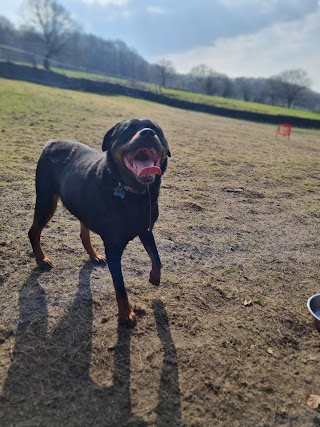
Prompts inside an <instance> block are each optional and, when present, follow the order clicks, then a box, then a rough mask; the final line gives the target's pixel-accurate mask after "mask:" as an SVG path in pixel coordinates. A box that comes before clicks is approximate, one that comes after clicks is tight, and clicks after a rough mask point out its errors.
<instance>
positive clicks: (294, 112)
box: [55, 69, 320, 120]
mask: <svg viewBox="0 0 320 427" xmlns="http://www.w3.org/2000/svg"><path fill="white" fill-rule="evenodd" d="M55 71H57V72H61V73H63V74H65V75H67V76H69V77H78V78H87V79H92V80H99V81H109V82H111V83H118V84H122V85H129V86H130V85H132V84H133V82H130V81H128V80H126V79H121V78H116V77H107V76H103V75H100V74H93V73H85V72H78V71H69V70H61V69H55ZM135 85H136V86H137V87H139V88H142V89H143V88H144V89H146V90H154V89H155V85H151V84H147V83H141V82H135ZM162 93H163V94H164V95H166V96H168V97H170V98H174V99H179V100H183V101H188V102H193V103H197V104H207V105H213V106H216V107H221V108H229V109H235V110H242V111H251V112H256V113H263V114H271V115H284V116H294V117H303V118H308V119H316V120H320V113H313V112H312V111H308V110H302V109H295V108H284V107H274V106H272V105H266V104H259V103H256V102H246V101H240V100H237V99H229V98H222V97H219V96H208V95H202V94H198V93H191V92H186V91H181V90H174V89H166V88H164V89H162Z"/></svg>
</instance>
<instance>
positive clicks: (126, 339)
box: [0, 263, 181, 427]
mask: <svg viewBox="0 0 320 427" xmlns="http://www.w3.org/2000/svg"><path fill="white" fill-rule="evenodd" d="M92 271H93V267H92V266H91V265H90V264H88V263H87V264H85V265H84V267H83V268H82V269H81V271H80V274H79V284H78V291H77V293H76V296H75V298H74V300H73V303H72V304H71V306H70V307H69V308H68V310H67V312H66V314H65V316H64V317H63V318H62V319H61V321H60V322H59V324H58V326H57V327H56V328H55V329H54V331H53V332H52V333H51V334H48V333H47V322H48V312H47V302H46V295H45V292H44V290H43V289H42V288H41V286H40V285H39V282H38V279H39V276H40V273H39V272H37V271H34V272H32V273H31V274H30V276H29V277H28V279H27V280H26V282H25V283H24V284H23V286H22V287H21V290H20V296H19V308H20V312H19V324H18V328H17V331H16V341H15V347H14V350H13V353H12V363H11V366H10V369H9V372H8V376H7V379H6V381H5V384H4V388H3V393H2V398H1V402H0V403H1V407H2V409H1V411H0V414H1V417H0V418H1V419H2V421H1V425H2V426H3V427H9V426H57V427H58V426H59V427H60V426H71V427H73V426H81V427H82V426H83V427H88V426H95V427H100V426H101V427H102V426H103V427H108V426H114V427H121V426H130V427H144V426H147V425H148V424H147V423H146V422H145V421H144V420H143V419H142V418H139V417H137V416H135V415H134V414H133V413H132V410H131V397H130V376H131V370H130V335H131V333H132V331H131V330H130V329H127V328H124V327H121V326H119V327H118V339H117V344H116V346H115V349H114V370H113V385H112V386H111V387H100V386H98V385H97V384H96V383H95V382H94V381H92V379H91V378H90V372H89V368H90V358H91V350H92V323H93V302H92V295H91V289H90V276H91V273H92ZM154 315H155V319H156V325H157V332H158V336H159V338H160V340H161V343H162V346H163V350H164V359H163V365H162V371H161V380H160V385H159V401H158V405H157V408H156V425H157V426H161V427H164V426H180V425H181V413H180V391H179V380H178V369H177V357H176V349H175V346H174V343H173V340H172V337H171V333H170V328H169V323H168V317H167V313H166V310H165V307H164V304H163V303H162V302H161V301H156V302H155V304H154ZM146 386H147V385H146Z"/></svg>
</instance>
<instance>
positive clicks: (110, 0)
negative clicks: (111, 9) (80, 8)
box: [81, 0, 129, 7]
mask: <svg viewBox="0 0 320 427" xmlns="http://www.w3.org/2000/svg"><path fill="white" fill-rule="evenodd" d="M81 1H82V2H83V3H85V4H88V5H91V4H99V5H100V6H119V7H122V6H126V5H127V4H128V3H129V0H81Z"/></svg>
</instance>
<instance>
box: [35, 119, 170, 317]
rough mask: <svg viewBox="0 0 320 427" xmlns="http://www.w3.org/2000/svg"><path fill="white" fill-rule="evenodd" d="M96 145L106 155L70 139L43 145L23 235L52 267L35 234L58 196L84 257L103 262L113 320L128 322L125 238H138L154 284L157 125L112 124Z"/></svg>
mask: <svg viewBox="0 0 320 427" xmlns="http://www.w3.org/2000/svg"><path fill="white" fill-rule="evenodd" d="M102 150H103V151H106V154H104V153H100V152H98V151H95V150H93V149H92V148H89V147H87V146H86V145H83V144H81V143H79V142H76V141H60V140H57V141H49V142H48V143H47V144H46V146H45V147H44V149H43V152H42V154H41V156H40V159H39V161H38V165H37V171H36V193H37V197H36V205H35V213H34V220H33V224H32V226H31V228H30V230H29V238H30V242H31V245H32V248H33V252H34V255H35V258H36V261H37V264H38V266H39V267H40V268H50V267H52V263H51V261H50V259H49V258H48V257H47V256H46V255H45V254H44V252H43V250H42V248H41V244H40V236H41V232H42V230H43V228H44V226H45V225H46V224H47V223H48V221H49V220H50V219H51V218H52V216H53V214H54V212H55V209H56V206H57V201H58V199H59V198H60V199H61V201H62V203H63V204H64V206H65V207H66V208H67V209H68V210H69V211H70V212H71V213H72V214H73V215H74V216H75V217H76V218H78V219H79V221H80V227H81V231H80V236H81V240H82V243H83V246H84V248H85V250H86V251H87V253H88V255H89V257H90V258H91V260H93V261H95V262H105V261H107V263H108V267H109V270H110V273H111V275H112V279H113V284H114V288H115V291H116V298H117V302H118V309H119V321H120V322H124V323H127V324H129V325H132V324H134V323H135V313H134V311H133V309H132V307H131V305H130V303H129V300H128V297H127V292H126V289H125V285H124V281H123V276H122V271H121V256H122V253H123V251H124V249H125V247H126V245H127V244H128V242H129V241H130V240H132V239H134V238H135V237H136V236H139V238H140V240H141V242H142V243H143V246H144V247H145V249H146V251H147V252H148V254H149V256H150V259H151V263H152V269H151V272H150V282H151V283H152V284H153V285H159V283H160V271H161V262H160V258H159V254H158V250H157V247H156V244H155V241H154V237H153V233H152V229H153V226H154V224H155V222H156V220H157V218H158V196H159V191H160V183H161V175H162V174H163V173H164V172H165V170H166V167H167V158H168V157H170V151H169V147H168V143H167V141H166V139H165V137H164V134H163V132H162V130H161V128H160V127H159V126H158V125H157V124H156V123H154V122H153V121H151V120H148V119H132V120H126V121H124V122H121V123H118V124H116V125H115V126H114V127H113V128H112V129H110V130H109V131H108V132H107V133H106V135H105V136H104V139H103V143H102ZM90 230H92V231H93V232H95V233H97V234H99V235H100V236H101V238H102V240H103V243H104V247H105V256H106V257H104V256H103V255H100V254H99V253H97V252H96V250H95V249H94V248H93V247H92V244H91V241H90Z"/></svg>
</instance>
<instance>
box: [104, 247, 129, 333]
mask: <svg viewBox="0 0 320 427" xmlns="http://www.w3.org/2000/svg"><path fill="white" fill-rule="evenodd" d="M122 253H123V251H115V250H110V249H108V250H107V249H106V257H107V263H108V267H109V270H110V273H111V276H112V281H113V286H114V289H115V291H116V298H117V303H118V310H119V323H122V324H125V325H127V326H130V327H132V326H134V325H135V323H136V315H135V312H134V311H133V309H132V307H131V305H130V303H129V299H128V295H127V291H126V288H125V286H124V280H123V276H122V269H121V256H122Z"/></svg>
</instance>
